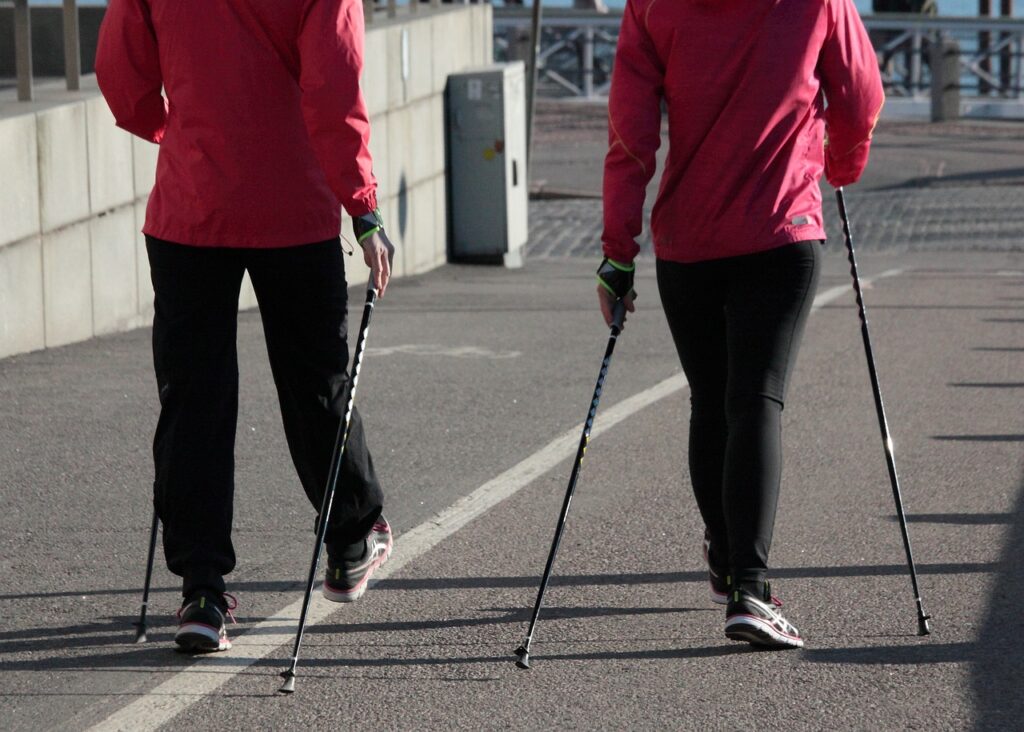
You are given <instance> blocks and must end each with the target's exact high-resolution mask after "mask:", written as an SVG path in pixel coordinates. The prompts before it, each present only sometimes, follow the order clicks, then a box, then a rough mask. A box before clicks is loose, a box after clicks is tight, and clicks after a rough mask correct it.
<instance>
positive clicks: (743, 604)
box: [725, 582, 804, 648]
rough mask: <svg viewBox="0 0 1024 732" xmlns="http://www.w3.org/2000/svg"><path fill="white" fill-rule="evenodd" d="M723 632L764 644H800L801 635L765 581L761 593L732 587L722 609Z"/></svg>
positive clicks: (786, 646)
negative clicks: (724, 608) (785, 615)
mask: <svg viewBox="0 0 1024 732" xmlns="http://www.w3.org/2000/svg"><path fill="white" fill-rule="evenodd" d="M725 635H726V636H727V637H728V638H731V639H732V640H738V641H747V642H748V643H753V644H754V645H758V646H765V647H767V648H803V645H804V639H803V638H801V637H800V631H798V630H797V629H796V626H795V625H793V624H792V623H791V622H789V621H788V620H786V618H785V617H783V615H782V603H781V602H779V601H778V600H777V599H776V598H774V597H772V593H771V588H770V587H769V585H768V583H767V582H765V583H764V592H763V593H762V596H761V597H756V596H755V595H754V594H753V593H751V592H748V591H746V590H743V589H739V588H736V589H733V590H732V592H731V593H730V595H729V604H728V606H727V607H726V610H725Z"/></svg>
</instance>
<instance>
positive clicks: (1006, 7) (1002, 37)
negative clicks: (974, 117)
mask: <svg viewBox="0 0 1024 732" xmlns="http://www.w3.org/2000/svg"><path fill="white" fill-rule="evenodd" d="M999 15H1000V16H1001V17H1003V18H1011V17H1013V0H999ZM999 42H1000V43H1002V44H1004V45H1003V48H1002V50H1001V51H1000V52H999V86H1000V89H999V92H1000V95H1001V96H1003V97H1010V96H1012V94H1011V91H1010V85H1011V83H1012V82H1011V80H1012V78H1013V73H1012V70H1011V66H1012V64H1013V44H1012V43H1010V34H1009V33H1000V34H999Z"/></svg>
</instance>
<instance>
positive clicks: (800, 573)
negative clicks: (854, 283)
mask: <svg viewBox="0 0 1024 732" xmlns="http://www.w3.org/2000/svg"><path fill="white" fill-rule="evenodd" d="M400 542H401V536H399V537H398V539H397V541H396V545H397V546H400ZM917 567H918V570H917V571H918V572H919V573H920V574H974V573H979V572H982V573H983V572H993V571H995V569H996V565H995V564H994V563H991V562H948V563H939V564H918V565H917ZM906 571H907V567H906V565H904V564H863V565H850V566H845V567H779V568H776V569H773V570H772V576H773V577H776V578H778V579H794V578H818V577H823V578H828V577H884V576H891V575H902V574H906ZM705 581H707V572H706V571H698V572H638V573H633V574H567V575H554V576H552V577H551V581H550V584H551V585H552V586H555V587H558V586H562V587H575V586H581V585H644V584H668V583H676V582H705ZM539 582H540V574H539V573H538V574H536V575H533V574H531V575H524V576H515V577H509V576H505V577H424V578H413V577H409V578H400V579H385V580H381V581H380V582H378V583H376V584H375V585H374V588H375V591H380V590H449V589H474V588H502V587H511V588H515V587H530V588H536V587H537V585H538V583H539ZM303 584H304V583H302V582H296V581H295V580H294V579H292V580H282V581H274V580H268V581H260V582H231V581H230V578H229V580H228V589H229V591H231V592H239V593H242V592H288V591H294V592H296V593H300V592H301V591H302V586H303ZM150 592H152V593H168V592H174V593H177V592H180V590H179V588H177V587H154V588H153V589H152V590H150ZM105 595H110V596H117V595H141V589H140V588H138V587H132V588H128V589H121V588H117V589H106V590H84V591H83V590H68V591H64V592H29V593H18V594H8V595H0V601H3V600H26V599H46V598H60V597H85V596H93V597H102V596H105ZM132 620H134V618H132ZM126 624H127V625H129V626H130V625H131V621H127V622H126ZM82 627H86V628H87V627H91V626H82ZM26 632H28V631H26ZM43 633H46V634H49V631H40V634H43ZM5 637H7V635H6V634H5V633H2V632H0V641H3V639H4V638H5ZM2 648H3V646H2V645H0V651H2Z"/></svg>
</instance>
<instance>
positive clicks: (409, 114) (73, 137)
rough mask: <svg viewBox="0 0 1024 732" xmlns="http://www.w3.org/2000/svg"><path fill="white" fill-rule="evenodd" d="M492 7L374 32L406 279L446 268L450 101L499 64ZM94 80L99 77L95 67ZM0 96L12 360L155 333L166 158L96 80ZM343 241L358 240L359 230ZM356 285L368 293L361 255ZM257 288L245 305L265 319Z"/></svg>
mask: <svg viewBox="0 0 1024 732" xmlns="http://www.w3.org/2000/svg"><path fill="white" fill-rule="evenodd" d="M491 38H492V31H491V6H490V5H489V4H474V5H448V6H444V7H442V8H437V9H429V10H428V9H427V8H426V7H422V8H418V9H417V12H416V13H412V14H407V13H403V14H400V15H399V16H398V17H395V18H389V19H385V18H384V17H382V16H378V17H377V18H376V20H375V22H374V23H373V24H372V25H371V26H370V27H368V28H367V33H366V64H365V71H364V74H363V88H364V93H365V96H366V103H367V107H368V109H369V113H370V119H371V123H372V134H371V139H370V149H371V151H372V153H373V158H374V172H375V174H376V176H377V178H378V182H379V185H380V188H379V194H378V197H379V200H380V204H381V208H382V212H383V214H384V219H385V226H386V228H387V230H388V234H389V236H390V237H391V239H392V241H393V242H394V243H395V246H396V248H397V252H396V255H395V264H394V270H395V275H396V276H398V277H401V276H405V275H412V274H418V273H421V272H426V271H428V270H430V269H432V268H434V267H437V266H438V265H440V264H443V263H444V262H445V259H446V249H447V247H446V242H447V217H446V215H445V206H446V203H445V155H444V140H445V135H444V103H443V99H444V88H445V83H446V81H447V78H448V75H449V74H450V73H452V72H453V71H460V70H463V69H466V68H471V67H474V66H481V65H484V64H487V63H490V61H491V58H492V48H491V43H492V41H491ZM88 66H89V67H91V64H88ZM36 92H37V93H36V100H35V101H33V102H30V103H25V102H17V101H15V93H14V90H7V91H3V92H0V181H2V182H0V358H2V357H4V356H9V355H12V354H16V353H23V352H26V351H31V350H35V349H39V348H45V347H52V346H59V345H64V344H67V343H73V342H75V341H80V340H84V339H87V338H91V337H93V336H95V335H102V334H105V333H112V332H116V331H121V330H126V329H129V328H135V327H138V326H141V325H145V324H147V323H148V322H150V321H151V319H152V315H153V291H152V285H151V284H150V281H149V264H148V260H147V258H146V252H145V245H144V241H143V237H142V234H141V233H140V229H141V227H142V224H143V222H144V219H145V208H146V201H147V199H148V196H149V192H150V189H151V188H152V185H153V178H154V174H155V170H156V158H157V153H158V147H157V146H155V145H151V144H149V143H146V142H144V141H142V140H139V139H137V138H134V137H132V136H131V135H129V134H127V133H126V132H124V131H122V130H119V129H118V128H116V127H115V126H114V120H113V117H112V115H111V114H110V111H109V110H108V109H107V106H106V103H105V102H104V101H103V99H102V97H101V96H100V95H99V92H98V90H97V88H96V82H95V78H94V77H92V76H87V77H84V78H83V80H82V90H81V91H79V92H67V91H64V89H63V83H62V82H49V83H42V84H39V85H38V86H37V89H36ZM343 232H344V233H345V234H346V235H347V236H349V238H351V226H350V223H349V222H348V220H347V217H346V220H345V224H344V227H343ZM345 263H346V267H347V268H348V274H349V281H350V282H351V283H359V282H365V281H366V278H367V275H368V271H367V269H366V267H365V265H364V264H363V262H362V257H361V255H360V253H359V251H358V250H357V251H356V254H355V255H354V256H352V257H346V260H345ZM255 305H256V300H255V296H254V294H253V292H252V288H251V286H250V285H249V283H248V280H246V283H245V284H244V286H243V290H242V297H241V300H240V306H241V307H242V308H249V307H255Z"/></svg>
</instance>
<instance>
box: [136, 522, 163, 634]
mask: <svg viewBox="0 0 1024 732" xmlns="http://www.w3.org/2000/svg"><path fill="white" fill-rule="evenodd" d="M159 525H160V519H158V518H157V515H156V509H155V508H154V509H153V525H152V526H151V527H150V529H149V559H147V560H146V584H145V585H143V587H142V607H140V608H139V619H138V620H136V621H135V622H134V623H132V625H134V626H135V642H136V643H145V642H146V608H147V607H149V585H150V582H151V581H152V579H153V557H154V556H155V555H156V530H157V527H158V526H159Z"/></svg>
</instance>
